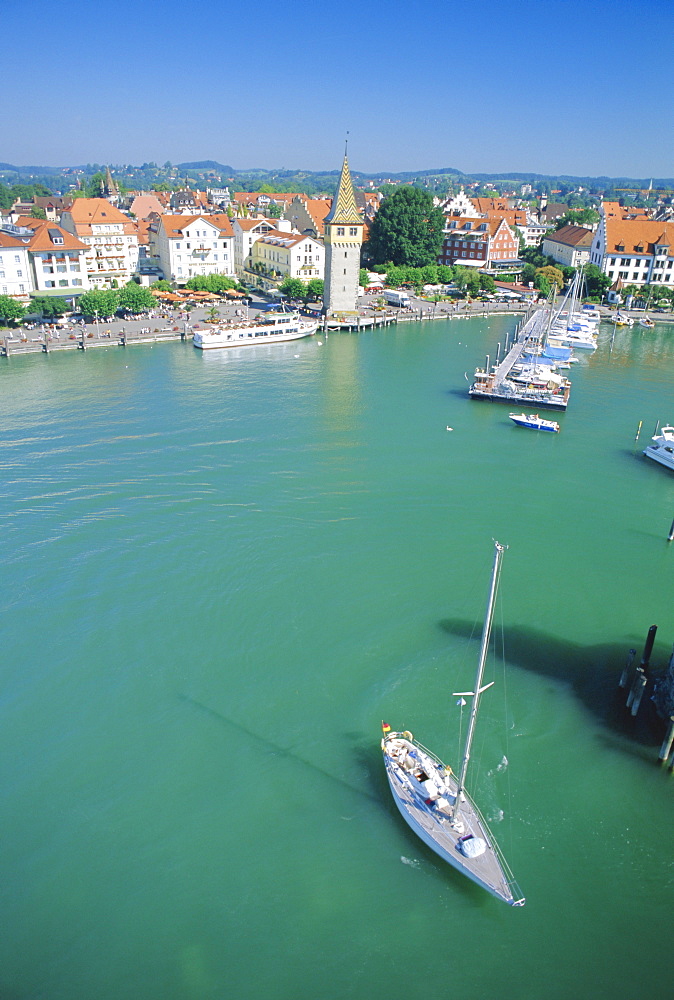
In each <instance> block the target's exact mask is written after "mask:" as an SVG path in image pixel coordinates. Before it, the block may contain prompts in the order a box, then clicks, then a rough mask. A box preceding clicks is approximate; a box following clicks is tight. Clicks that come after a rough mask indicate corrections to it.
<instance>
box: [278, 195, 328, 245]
mask: <svg viewBox="0 0 674 1000" xmlns="http://www.w3.org/2000/svg"><path fill="white" fill-rule="evenodd" d="M331 205H332V198H307V197H306V196H305V195H303V194H296V195H295V197H294V198H293V200H292V201H291V202H290V204H289V205H288V207H287V208H286V210H285V212H284V213H283V218H284V219H286V220H287V221H288V222H290V224H291V225H292V228H293V229H294V230H295V231H296V232H298V233H304V235H305V236H318V237H319V238H320V239H322V238H323V221H324V219H325V217H326V215H327V214H328V212H329V211H330V206H331Z"/></svg>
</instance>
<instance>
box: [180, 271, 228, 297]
mask: <svg viewBox="0 0 674 1000" xmlns="http://www.w3.org/2000/svg"><path fill="white" fill-rule="evenodd" d="M185 288H190V289H192V291H194V292H214V293H215V294H218V293H219V292H227V291H229V290H230V289H231V288H236V281H234V279H233V278H228V277H227V275H226V274H208V275H203V274H199V275H197V276H196V277H194V278H190V280H189V281H188V282H187V283H186V285H185Z"/></svg>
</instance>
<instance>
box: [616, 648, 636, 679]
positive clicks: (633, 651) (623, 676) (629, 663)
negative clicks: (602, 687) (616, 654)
mask: <svg viewBox="0 0 674 1000" xmlns="http://www.w3.org/2000/svg"><path fill="white" fill-rule="evenodd" d="M636 655H637V651H636V649H630V651H629V653H628V654H627V659H626V660H625V666H624V667H623V672H622V674H621V675H620V680H619V681H618V687H621V688H624V687H625V685H626V684H627V677H628V674H629V671H630V667H631V666H632V664H633V663H634V657H635V656H636Z"/></svg>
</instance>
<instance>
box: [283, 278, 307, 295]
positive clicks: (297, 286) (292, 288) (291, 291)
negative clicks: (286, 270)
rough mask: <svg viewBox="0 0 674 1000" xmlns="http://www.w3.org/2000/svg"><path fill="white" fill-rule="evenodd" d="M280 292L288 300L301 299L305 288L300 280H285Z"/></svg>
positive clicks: (304, 293)
mask: <svg viewBox="0 0 674 1000" xmlns="http://www.w3.org/2000/svg"><path fill="white" fill-rule="evenodd" d="M280 290H281V291H282V292H283V294H284V295H287V296H288V298H289V299H303V298H304V297H305V295H306V292H307V286H306V285H305V284H304V282H303V281H302V280H301V279H300V278H286V279H285V280H284V282H283V284H282V285H281V289H280Z"/></svg>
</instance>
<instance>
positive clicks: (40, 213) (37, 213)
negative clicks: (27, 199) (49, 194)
mask: <svg viewBox="0 0 674 1000" xmlns="http://www.w3.org/2000/svg"><path fill="white" fill-rule="evenodd" d="M30 217H31V219H46V218H47V213H46V212H45V210H44V208H40V206H39V205H33V207H32V208H31V210H30Z"/></svg>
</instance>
